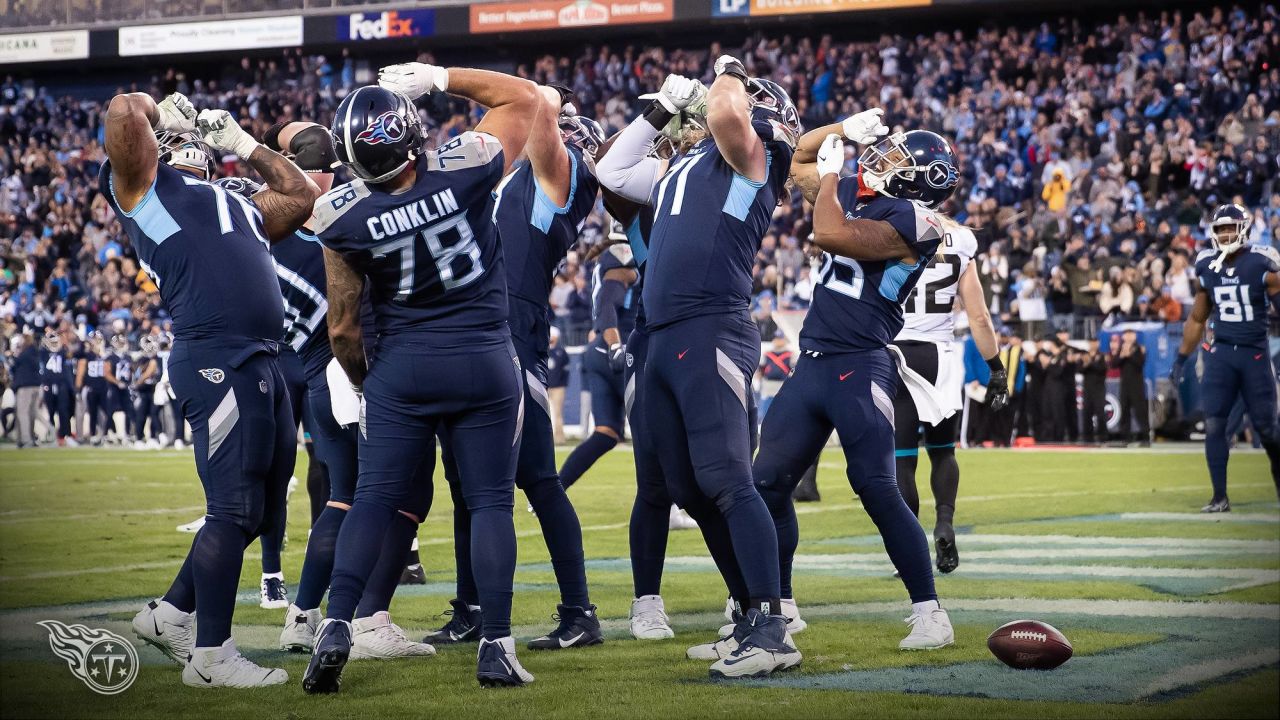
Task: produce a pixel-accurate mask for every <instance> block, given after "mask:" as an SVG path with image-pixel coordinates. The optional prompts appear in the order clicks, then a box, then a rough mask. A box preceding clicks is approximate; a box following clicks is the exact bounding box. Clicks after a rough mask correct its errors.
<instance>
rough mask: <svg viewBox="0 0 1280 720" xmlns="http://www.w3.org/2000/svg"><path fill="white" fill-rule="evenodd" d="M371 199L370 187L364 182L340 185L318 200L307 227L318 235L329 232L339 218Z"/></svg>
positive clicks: (353, 181)
mask: <svg viewBox="0 0 1280 720" xmlns="http://www.w3.org/2000/svg"><path fill="white" fill-rule="evenodd" d="M367 197H369V187H368V186H367V185H365V184H364V181H363V180H352V181H351V182H349V183H347V184H346V185H339V186H338V187H336V188H333V189H332V190H330V191H329V192H327V193H325V194H323V195H321V196H320V197H318V198H316V204H315V207H314V208H312V210H311V219H310V220H309V221H307V227H310V228H311V231H312V232H314V233H315V234H316V235H319V234H321V233H323V232H324V231H325V230H328V229H329V227H330V226H332V225H333V224H334V223H335V222H337V221H338V218H340V217H342V216H343V214H344V213H346V212H347V211H348V210H350V209H351V208H352V207H354V206H355V204H356V203H358V202H360V201H361V200H362V199H364V198H367Z"/></svg>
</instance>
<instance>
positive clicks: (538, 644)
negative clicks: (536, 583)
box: [529, 605, 604, 650]
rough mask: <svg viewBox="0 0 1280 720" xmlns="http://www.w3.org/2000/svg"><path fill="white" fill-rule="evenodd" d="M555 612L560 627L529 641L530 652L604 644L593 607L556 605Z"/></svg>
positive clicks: (598, 620) (594, 607) (598, 619)
mask: <svg viewBox="0 0 1280 720" xmlns="http://www.w3.org/2000/svg"><path fill="white" fill-rule="evenodd" d="M556 610H558V611H559V612H557V613H556V615H555V616H554V617H555V619H556V620H559V621H560V625H559V626H558V627H556V629H555V630H552V631H551V632H550V633H548V634H546V635H543V636H542V637H540V638H536V639H534V640H530V641H529V649H530V650H567V649H569V648H577V647H586V646H588V645H599V644H600V643H602V642H604V634H603V633H601V632H600V618H599V617H597V616H596V606H595V605H588V606H586V607H585V608H581V607H571V606H569V605H557V606H556Z"/></svg>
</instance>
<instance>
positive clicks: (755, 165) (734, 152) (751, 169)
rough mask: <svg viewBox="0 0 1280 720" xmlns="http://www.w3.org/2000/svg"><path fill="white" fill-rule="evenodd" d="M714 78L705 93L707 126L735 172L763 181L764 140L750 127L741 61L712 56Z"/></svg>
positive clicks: (744, 73)
mask: <svg viewBox="0 0 1280 720" xmlns="http://www.w3.org/2000/svg"><path fill="white" fill-rule="evenodd" d="M715 70H716V81H715V82H714V83H712V84H711V90H710V91H708V93H707V129H708V130H710V131H711V137H712V138H714V139H715V141H716V147H717V148H719V150H720V154H721V155H723V156H724V159H725V161H726V162H728V163H729V166H730V167H732V168H733V169H734V170H735V171H736V172H737V173H738V174H739V175H742V176H743V177H745V178H747V179H748V180H751V181H753V182H764V180H765V167H766V162H767V158H766V154H765V149H764V142H762V141H761V140H760V138H759V137H758V136H757V135H756V132H755V130H754V129H752V127H751V98H750V97H748V95H747V72H746V69H745V68H744V67H743V65H742V62H741V61H739V60H738V59H737V58H734V57H731V56H729V55H721V56H720V59H719V60H716V64H715Z"/></svg>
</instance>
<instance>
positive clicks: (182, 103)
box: [155, 93, 196, 132]
mask: <svg viewBox="0 0 1280 720" xmlns="http://www.w3.org/2000/svg"><path fill="white" fill-rule="evenodd" d="M155 129H156V130H168V131H170V132H191V131H192V130H195V129H196V106H195V105H192V104H191V101H190V100H188V99H187V96H186V95H183V94H182V93H173V94H172V95H170V96H169V97H167V98H165V99H163V100H161V101H160V102H158V103H156V126H155Z"/></svg>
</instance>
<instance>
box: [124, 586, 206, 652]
mask: <svg viewBox="0 0 1280 720" xmlns="http://www.w3.org/2000/svg"><path fill="white" fill-rule="evenodd" d="M133 634H134V635H137V636H138V639H139V640H141V641H143V642H145V643H147V644H148V645H152V646H155V647H156V648H157V649H159V650H160V652H162V653H164V654H165V656H166V657H168V658H169V659H170V660H172V661H174V662H176V663H178V664H179V665H186V664H187V660H188V659H190V657H191V650H192V648H194V647H195V644H196V614H195V613H187V612H182V611H181V610H179V609H178V608H176V607H174V606H173V605H170V604H169V603H167V602H165V601H164V600H160V599H156V600H152V601H151V602H149V603H147V606H146V607H144V608H142V610H141V611H140V612H139V613H138V614H137V615H134V616H133Z"/></svg>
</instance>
